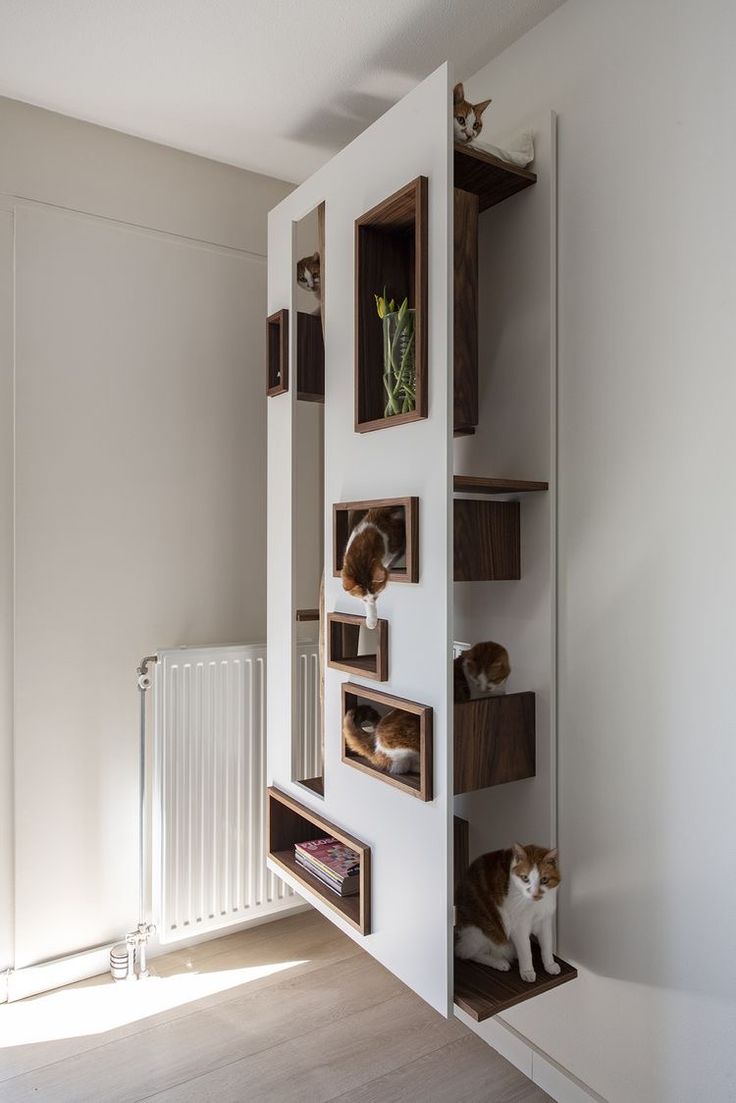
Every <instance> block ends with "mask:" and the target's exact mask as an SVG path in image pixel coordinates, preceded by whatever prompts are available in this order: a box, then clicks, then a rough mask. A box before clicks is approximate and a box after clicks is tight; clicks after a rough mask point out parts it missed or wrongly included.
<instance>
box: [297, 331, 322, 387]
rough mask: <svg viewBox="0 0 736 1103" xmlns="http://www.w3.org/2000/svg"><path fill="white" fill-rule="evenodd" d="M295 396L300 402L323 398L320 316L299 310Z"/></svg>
mask: <svg viewBox="0 0 736 1103" xmlns="http://www.w3.org/2000/svg"><path fill="white" fill-rule="evenodd" d="M296 397H297V398H299V399H301V400H302V402H324V400H325V343H324V339H323V337H322V318H321V317H320V315H319V314H306V313H305V312H304V311H303V310H300V311H299V313H298V314H297V316H296Z"/></svg>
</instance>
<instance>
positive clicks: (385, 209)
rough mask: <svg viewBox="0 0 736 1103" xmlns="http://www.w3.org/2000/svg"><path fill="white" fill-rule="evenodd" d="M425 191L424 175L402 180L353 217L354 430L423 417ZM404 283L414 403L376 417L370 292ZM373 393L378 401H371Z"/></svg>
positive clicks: (378, 352) (377, 336)
mask: <svg viewBox="0 0 736 1103" xmlns="http://www.w3.org/2000/svg"><path fill="white" fill-rule="evenodd" d="M427 192H428V182H427V177H426V176H418V177H417V178H416V180H412V181H411V183H409V184H406V185H405V186H404V187H403V188H400V189H399V191H397V192H394V194H393V195H390V196H389V197H388V198H387V199H384V200H383V201H382V202H381V203H378V204H377V205H376V206H375V207H373V208H371V210H370V211H366V213H365V214H364V215H361V217H360V218H358V219H356V220H355V431H356V433H371V432H373V431H374V430H376V429H387V428H389V427H391V426H395V425H406V424H407V422H411V421H420V420H421V419H422V418H426V417H427V408H428V401H427V331H428V324H427V322H428V319H427V263H428V257H427V225H428V224H427ZM398 285H401V286H402V287H403V286H404V285H407V297H408V299H409V306H410V308H413V309H414V310H415V311H416V317H415V328H414V334H415V336H414V341H415V365H416V406H415V409H414V410H412V412H411V413H408V414H394V415H393V417H383V416H376V413H377V410H378V409H379V408H380V409H383V406H384V402H383V397H384V392H383V350H382V339H381V330H380V320H379V319H378V317H377V315H376V308H375V300H374V298H373V296H374V294H376V293H378V294H380V293H381V291H382V289H383V287H384V286H385V287H387V289H388V291H389V294H394V295H396V294H399V291H398ZM376 394H378V395H379V396H380V397H379V401H378V402H376V401H375V395H376Z"/></svg>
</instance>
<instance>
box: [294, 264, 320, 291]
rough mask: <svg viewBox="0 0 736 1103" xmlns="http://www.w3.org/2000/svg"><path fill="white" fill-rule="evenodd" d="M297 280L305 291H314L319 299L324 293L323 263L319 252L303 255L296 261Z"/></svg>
mask: <svg viewBox="0 0 736 1103" xmlns="http://www.w3.org/2000/svg"><path fill="white" fill-rule="evenodd" d="M296 282H297V283H298V284H299V286H300V287H303V288H304V290H305V291H313V292H314V294H315V295H316V296H317V298H318V299H319V298H320V297H321V295H322V279H321V264H320V259H319V253H312V255H311V257H302V259H301V260H298V261H297V262H296Z"/></svg>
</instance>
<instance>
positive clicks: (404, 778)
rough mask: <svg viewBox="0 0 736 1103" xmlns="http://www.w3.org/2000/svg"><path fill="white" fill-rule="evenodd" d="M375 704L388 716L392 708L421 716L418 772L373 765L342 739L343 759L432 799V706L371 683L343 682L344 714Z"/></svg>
mask: <svg viewBox="0 0 736 1103" xmlns="http://www.w3.org/2000/svg"><path fill="white" fill-rule="evenodd" d="M365 704H369V705H373V706H374V707H375V708H376V710H377V711H378V712H380V713H381V714H382V715H385V714H386V713H387V712H390V711H391V709H401V710H402V711H403V712H408V713H411V714H412V715H414V716H418V717H419V740H420V745H419V763H420V765H419V773H418V774H391V773H389V772H388V771H386V770H381V769H379V768H378V767H377V766H374V765H373V764H372V763H371V762H369V761H368V760H367V759H365V758H361V757H360V756H358V755H355V754H353V752H352V751H349V750H348V749H347V747H346V746H345V741H344V739H343V741H342V761H343V762H345V763H346V764H347V765H348V766H353V767H354V768H355V769H356V770H362V771H363V773H366V774H370V775H371V776H372V777H375V778H378V780H379V781H384V782H386V783H387V784H388V785H393V786H394V787H395V788H396V789H401V790H402V791H403V792H405V793H409V794H410V795H411V796H413V797H418V799H419V800H422V801H430V800H432V795H433V779H432V772H433V770H432V709H431V707H430V706H429V705H420V704H418V703H417V702H416V701H408V700H407V699H406V698H404V697H392V696H391V695H390V694H388V693H382V692H380V691H379V690H377V689H369V687H368V686H358V685H354V684H353V683H352V682H345V683H343V687H342V715H343V716H344V715H345V713H346V712H347V711H348V710H349V709H354V708H355V707H356V706H357V705H365Z"/></svg>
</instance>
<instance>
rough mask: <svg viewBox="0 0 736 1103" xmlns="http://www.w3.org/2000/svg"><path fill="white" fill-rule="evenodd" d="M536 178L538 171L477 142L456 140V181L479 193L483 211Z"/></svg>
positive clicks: (460, 186) (479, 202) (468, 189)
mask: <svg viewBox="0 0 736 1103" xmlns="http://www.w3.org/2000/svg"><path fill="white" fill-rule="evenodd" d="M536 181H537V176H536V173H534V172H531V171H530V170H529V169H523V168H519V166H518V165H510V164H509V163H508V161H501V160H500V159H499V158H498V157H494V156H493V154H492V153H486V152H485V150H482V149H477V148H476V147H475V146H470V145H461V144H460V143H458V142H456V143H455V153H454V157H453V184H454V186H455V187H456V188H460V189H461V190H462V191H466V192H472V193H473V194H474V195H477V196H478V206H479V210H480V211H481V212H483V211H487V210H488V208H489V207H494V206H495V205H496V203H502V202H503V200H504V199H508V198H509V196H512V195H516V193H517V192H519V191H523V190H524V188H528V187H529V186H530V185H531V184H535V183H536Z"/></svg>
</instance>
